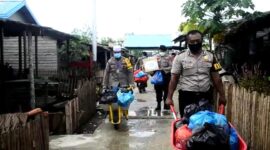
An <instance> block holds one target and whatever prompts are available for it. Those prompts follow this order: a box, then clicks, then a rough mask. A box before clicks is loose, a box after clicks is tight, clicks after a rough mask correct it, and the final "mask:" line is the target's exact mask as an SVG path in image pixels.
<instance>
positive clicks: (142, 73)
mask: <svg viewBox="0 0 270 150" xmlns="http://www.w3.org/2000/svg"><path fill="white" fill-rule="evenodd" d="M144 76H146V73H145V72H143V71H140V72H138V73H137V74H136V75H135V77H136V78H141V77H144Z"/></svg>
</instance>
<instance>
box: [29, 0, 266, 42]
mask: <svg viewBox="0 0 270 150" xmlns="http://www.w3.org/2000/svg"><path fill="white" fill-rule="evenodd" d="M182 2H183V0H96V6H97V7H96V9H97V13H96V16H97V17H96V18H97V23H96V24H97V34H98V38H99V39H100V38H101V37H112V38H114V39H118V38H123V36H124V34H126V33H135V34H171V35H177V28H178V25H179V24H180V23H181V22H182V21H185V19H184V18H183V17H182V16H181V5H182ZM91 3H92V0H76V1H75V0H27V5H28V6H29V8H30V10H31V11H32V12H33V14H34V16H35V17H36V19H37V20H38V22H39V23H40V25H42V26H48V27H52V28H54V29H56V30H59V31H62V32H66V33H70V32H71V31H73V29H75V28H85V27H87V26H89V27H91V26H92V24H91V21H92V15H91V14H92V12H91V8H92V5H91ZM253 3H254V4H255V9H256V10H260V11H269V10H270V8H269V3H270V2H269V1H268V0H253Z"/></svg>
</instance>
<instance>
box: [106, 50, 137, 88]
mask: <svg viewBox="0 0 270 150" xmlns="http://www.w3.org/2000/svg"><path fill="white" fill-rule="evenodd" d="M127 86H134V83H133V67H132V65H131V62H130V60H129V59H128V58H125V57H123V56H122V54H121V47H120V46H114V47H113V57H111V58H110V59H109V60H108V62H107V64H106V69H105V72H104V77H103V89H107V88H112V89H114V90H117V89H118V87H127Z"/></svg>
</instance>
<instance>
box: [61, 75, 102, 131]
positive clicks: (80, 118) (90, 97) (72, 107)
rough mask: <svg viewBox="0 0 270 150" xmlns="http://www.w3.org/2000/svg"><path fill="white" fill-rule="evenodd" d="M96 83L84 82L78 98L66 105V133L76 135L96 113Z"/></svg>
mask: <svg viewBox="0 0 270 150" xmlns="http://www.w3.org/2000/svg"><path fill="white" fill-rule="evenodd" d="M96 101H97V95H96V82H95V81H94V80H82V81H80V83H79V87H78V97H76V98H74V99H73V100H71V101H69V102H68V103H67V104H66V105H65V113H66V132H67V134H72V133H74V132H75V131H76V130H77V129H78V128H79V127H80V126H81V125H83V124H84V123H86V122H87V121H89V119H90V118H91V117H92V116H93V115H94V114H95V113H96Z"/></svg>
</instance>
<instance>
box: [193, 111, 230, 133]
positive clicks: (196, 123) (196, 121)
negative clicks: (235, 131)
mask: <svg viewBox="0 0 270 150" xmlns="http://www.w3.org/2000/svg"><path fill="white" fill-rule="evenodd" d="M205 123H210V124H214V125H217V126H220V127H222V128H224V131H225V132H226V133H229V124H228V121H227V118H226V117H225V116H224V115H221V114H218V113H215V112H210V111H207V110H206V111H199V112H197V113H196V114H194V115H192V116H191V117H190V120H189V125H188V127H189V128H190V129H192V131H195V130H196V129H197V128H202V127H203V126H204V124H205Z"/></svg>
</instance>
